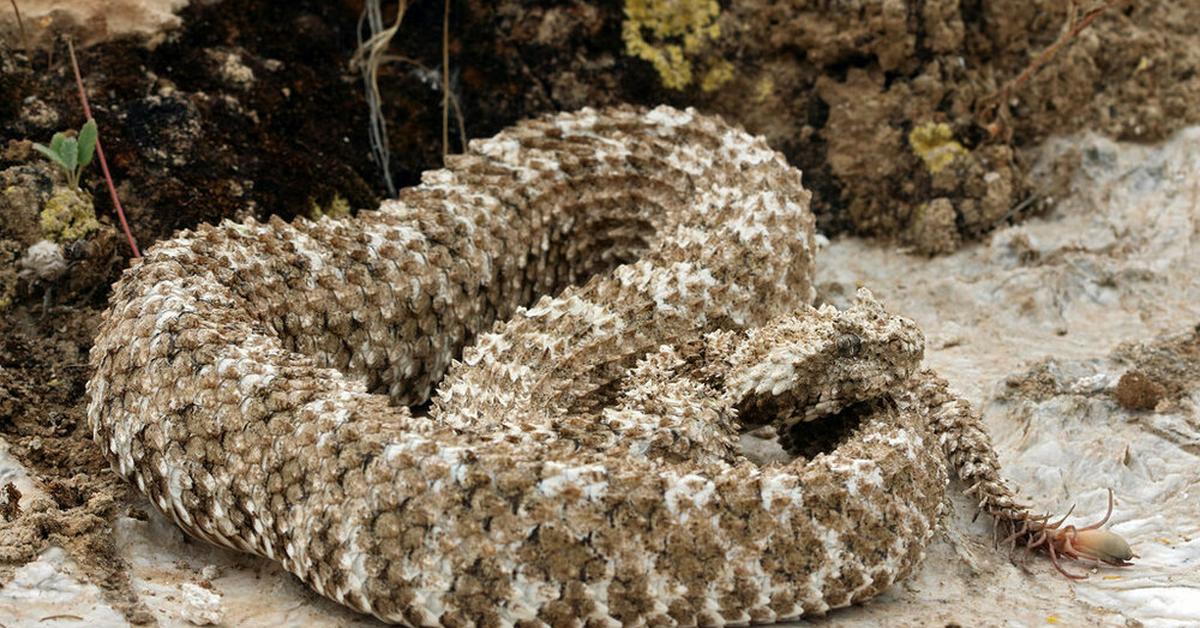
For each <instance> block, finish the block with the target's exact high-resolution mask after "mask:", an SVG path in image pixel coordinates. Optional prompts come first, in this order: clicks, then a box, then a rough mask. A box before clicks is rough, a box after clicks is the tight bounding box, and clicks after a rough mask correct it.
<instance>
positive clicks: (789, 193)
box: [88, 107, 1020, 626]
mask: <svg viewBox="0 0 1200 628" xmlns="http://www.w3.org/2000/svg"><path fill="white" fill-rule="evenodd" d="M800 178H801V177H800V173H799V171H797V170H796V169H794V168H792V167H790V166H789V165H788V164H787V163H786V162H785V160H784V158H783V157H782V156H781V155H779V154H778V153H775V152H774V151H772V150H771V149H770V148H769V147H767V146H766V144H765V143H764V141H763V140H762V139H760V138H755V137H752V136H750V135H748V134H746V133H745V132H743V131H741V130H739V129H736V128H733V127H731V126H728V125H726V124H725V123H723V122H722V121H721V120H720V119H718V118H714V117H706V116H702V115H699V114H697V113H695V112H693V111H690V110H688V111H679V110H675V109H671V108H668V107H660V108H657V109H654V110H641V109H636V108H631V107H623V108H613V109H606V110H602V111H593V110H582V111H579V112H576V113H569V114H561V115H555V116H551V117H544V118H540V119H536V120H530V121H526V122H522V123H520V124H518V125H516V126H514V127H511V128H509V129H507V130H505V131H502V132H501V133H499V134H498V135H496V136H495V137H492V138H490V139H486V140H476V141H473V142H472V143H471V145H470V150H469V151H468V153H467V154H465V155H462V156H455V157H451V158H449V163H448V165H447V168H445V169H442V170H436V171H430V172H427V173H425V175H424V176H423V178H422V182H421V184H420V185H419V186H417V187H414V188H411V189H408V190H405V191H404V192H403V193H402V194H401V195H400V197H399V199H398V200H395V201H388V202H385V203H383V205H382V206H381V207H380V208H379V210H378V211H371V212H363V213H360V214H359V215H358V216H356V217H354V218H353V219H348V220H341V221H338V220H330V219H324V220H321V221H318V222H312V221H308V220H305V219H297V220H296V221H294V222H292V223H285V222H283V221H280V220H278V219H272V220H271V221H269V222H267V223H265V224H264V223H258V222H253V221H248V222H245V223H232V222H225V223H222V224H221V225H218V226H209V225H203V226H201V227H199V228H197V229H196V230H194V231H184V232H181V233H179V234H177V236H176V237H175V238H173V239H171V240H168V241H164V242H160V243H158V244H157V245H155V246H154V247H153V248H152V249H151V250H150V251H149V252H148V253H147V255H146V256H145V258H143V259H142V260H139V261H137V262H135V263H134V265H133V267H132V268H130V269H129V270H128V271H126V273H125V275H124V276H123V277H122V279H121V281H120V282H119V283H118V284H117V285H116V287H115V289H114V291H113V294H112V298H111V306H110V309H109V310H108V312H107V314H106V315H105V317H104V320H103V323H102V325H101V327H100V332H99V335H98V337H97V339H96V343H95V346H94V348H93V349H92V354H91V362H92V365H93V367H94V368H95V375H94V377H93V378H92V380H91V381H90V383H89V385H88V391H89V394H90V399H91V402H90V405H89V407H88V416H89V419H90V421H91V423H92V426H93V429H94V431H95V438H96V441H97V443H98V444H99V445H100V446H101V447H103V448H104V450H105V452H106V453H107V454H108V456H109V457H110V459H111V460H112V462H113V464H114V466H115V467H116V468H117V469H118V471H119V472H120V473H121V475H123V476H124V477H126V478H128V479H129V480H130V481H132V482H134V483H136V484H137V486H138V487H139V488H140V489H141V490H142V491H143V492H144V493H145V494H146V495H147V496H148V497H149V498H150V500H151V502H152V503H153V504H155V506H156V507H157V508H158V509H160V510H161V511H162V512H163V513H165V514H166V515H167V516H169V517H170V518H172V519H173V520H174V521H175V522H176V523H178V524H179V525H180V526H181V527H182V528H183V529H185V530H186V531H188V532H189V533H191V534H193V535H195V536H197V537H200V538H202V539H205V540H208V541H211V542H213V543H216V544H218V545H222V546H225V547H231V548H234V549H238V550H243V551H247V552H252V553H255V554H258V555H261V556H266V557H269V558H272V559H274V560H277V561H279V562H280V563H281V564H282V565H283V566H284V567H285V568H286V569H288V570H289V571H291V572H292V573H294V574H296V575H297V576H298V577H300V578H301V579H302V580H304V581H305V582H306V583H308V584H309V585H310V586H311V587H312V588H313V589H314V590H316V591H318V592H320V593H322V594H324V595H326V596H328V597H330V598H332V599H334V600H337V601H338V602H340V603H342V604H345V605H347V606H350V607H352V608H355V609H357V610H359V611H363V612H367V613H371V614H373V615H375V616H377V617H379V618H380V619H383V620H385V621H389V622H396V623H404V624H411V625H436V624H442V625H450V626H468V625H481V626H492V625H515V624H520V625H523V626H533V625H551V626H572V625H575V626H578V625H585V624H586V625H589V626H592V625H617V624H625V625H695V624H714V625H715V624H725V623H739V622H747V621H755V622H767V621H776V620H783V619H788V618H795V617H798V616H801V615H805V614H812V613H822V612H824V611H826V610H828V609H830V608H835V607H839V606H845V605H848V604H852V603H855V602H859V601H862V600H865V599H867V598H869V597H871V596H873V595H875V594H877V593H879V592H880V591H882V590H883V589H884V588H886V587H888V586H889V585H891V584H892V583H893V582H895V581H896V580H897V579H900V578H903V577H904V576H905V575H907V574H908V573H910V572H911V571H912V570H913V569H914V567H915V566H916V565H917V564H918V562H919V560H920V557H921V554H922V551H923V548H924V547H925V545H926V543H927V542H928V540H929V539H930V537H931V535H932V533H933V530H934V529H935V527H936V525H937V522H938V518H939V516H940V514H941V509H942V508H943V495H944V487H945V484H946V471H945V468H946V466H945V455H944V454H943V452H942V450H943V449H945V450H946V451H948V452H954V453H956V455H958V458H957V459H956V462H955V466H956V467H960V469H959V470H960V471H961V470H962V469H961V467H967V472H968V473H969V474H974V475H972V476H971V478H974V481H972V485H974V486H976V487H982V488H979V489H978V490H979V492H980V494H981V500H987V499H991V500H992V501H991V502H988V503H989V504H990V505H993V506H994V505H995V504H996V503H1001V504H1004V503H1006V504H1008V505H1009V506H1011V507H1012V508H1014V509H1018V510H1019V508H1020V507H1018V506H1015V505H1012V503H1011V499H1009V497H1008V493H1007V489H1006V488H1004V486H1003V484H1002V483H1001V482H1000V480H999V476H998V475H997V465H996V463H995V458H994V456H992V457H991V458H987V456H988V455H990V446H989V445H988V443H987V440H986V435H985V434H983V433H982V432H969V430H968V429H967V428H972V429H973V428H974V427H973V426H976V425H977V422H978V421H977V417H976V416H974V415H973V414H972V413H971V412H970V410H969V408H967V407H965V406H962V405H955V404H958V403H959V402H958V401H957V400H956V399H955V398H954V397H953V396H952V395H950V394H949V393H947V392H946V390H945V385H944V382H940V381H938V380H937V379H936V376H933V375H932V374H930V373H922V374H918V375H914V372H915V371H916V370H917V368H918V366H919V363H920V360H921V354H922V346H923V340H922V336H921V333H920V331H919V330H918V329H917V328H916V327H915V326H914V325H913V324H912V323H911V322H910V321H908V320H906V319H903V318H899V317H895V316H891V315H889V314H887V313H885V312H884V311H883V310H882V309H880V307H879V305H878V304H877V303H875V302H874V301H873V300H872V299H871V298H870V296H869V294H867V293H863V294H861V295H860V297H859V302H858V304H857V305H855V306H854V307H852V308H849V309H847V310H845V311H841V312H839V311H837V310H834V309H832V308H828V307H825V308H822V309H814V308H813V307H811V306H810V305H809V304H810V302H811V301H812V299H813V296H814V291H813V286H812V272H813V263H814V254H815V243H814V235H813V216H812V214H811V213H810V211H809V208H808V202H809V193H808V192H807V191H805V190H804V188H803V187H802V186H801V181H800ZM458 355H461V359H460V360H456V359H455V358H456V356H458ZM911 377H916V378H918V381H919V382H921V383H920V385H912V384H911V383H906V382H908V380H910V378H911ZM906 391H912V392H906ZM431 395H432V397H433V403H432V405H431V406H429V411H428V414H427V416H415V415H413V414H412V413H411V412H410V410H409V409H408V407H409V406H411V405H416V404H421V403H423V402H425V401H427V400H428V399H429V398H430V397H431ZM836 413H841V414H842V416H843V417H844V416H846V415H847V414H846V413H851V414H852V415H853V416H854V417H856V418H857V420H858V423H857V424H856V425H857V426H856V427H854V428H853V430H852V431H851V433H850V434H849V435H848V436H847V437H846V438H845V439H843V440H842V441H841V442H840V444H839V445H838V446H837V447H836V449H833V450H832V451H828V452H825V453H821V454H819V455H815V456H813V457H811V458H806V457H797V458H796V459H795V460H793V461H792V462H790V463H788V464H774V465H763V466H760V465H758V464H755V463H753V462H750V461H749V460H747V459H746V458H744V457H743V456H742V455H741V454H740V453H739V449H738V446H737V442H738V434H739V432H740V431H742V430H743V429H744V428H745V427H746V426H747V425H748V424H749V423H751V422H753V423H771V424H774V425H777V426H778V427H779V428H780V430H781V431H782V432H786V434H785V438H784V442H785V443H788V444H789V445H791V444H794V443H793V441H795V439H796V438H798V437H802V434H803V431H804V430H805V429H806V428H807V426H810V425H812V424H813V423H812V422H813V421H820V420H822V417H823V416H826V415H833V414H836ZM965 430H966V431H965ZM963 434H968V437H966V438H965V439H964V438H961V436H962V435H963ZM963 461H965V462H963ZM988 482H991V484H988ZM1004 500H1008V501H1007V502H1005V501H1004Z"/></svg>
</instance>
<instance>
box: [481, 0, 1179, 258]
mask: <svg viewBox="0 0 1200 628" xmlns="http://www.w3.org/2000/svg"><path fill="white" fill-rule="evenodd" d="M468 4H469V6H470V9H469V13H470V14H471V16H470V17H471V20H469V23H470V24H473V25H477V28H476V29H475V30H474V31H471V35H470V37H469V38H467V39H465V41H468V42H470V43H469V44H467V45H466V46H465V47H464V48H463V51H462V57H463V59H464V65H463V67H465V68H476V67H479V68H491V67H494V65H493V64H495V63H496V62H497V61H499V62H502V63H501V65H502V66H503V67H507V68H510V69H508V70H504V71H502V74H501V75H499V76H507V77H508V79H506V80H500V81H498V83H499V84H500V85H505V84H512V83H515V82H517V81H518V80H519V79H521V78H525V79H526V80H525V83H524V84H525V85H527V90H526V91H524V92H523V95H524V100H523V101H518V100H516V99H513V98H509V97H508V95H507V94H505V93H504V92H503V90H500V91H497V90H495V86H496V83H497V81H492V82H491V83H490V84H489V83H488V82H487V81H484V80H482V79H483V77H484V76H494V75H491V74H490V73H489V74H487V75H484V74H475V73H474V72H469V71H468V70H464V78H466V79H469V80H470V82H469V83H467V84H466V85H465V88H466V92H465V93H466V94H467V95H468V97H467V102H468V121H470V120H472V118H473V117H474V115H473V113H476V111H477V110H476V107H477V104H475V103H477V101H474V102H473V98H472V97H471V95H472V94H475V93H478V91H479V90H480V89H487V90H489V93H491V94H495V95H496V96H498V98H497V99H496V101H495V102H494V103H489V105H491V106H490V107H489V109H490V110H492V111H498V112H507V111H516V110H519V109H524V110H525V111H530V110H547V109H556V108H572V107H577V106H581V105H586V104H593V105H594V104H598V103H608V102H614V101H622V100H624V101H634V102H643V103H656V102H670V103H672V104H676V105H696V106H698V107H700V108H701V109H704V110H708V111H713V112H717V113H720V114H722V115H725V116H726V117H728V118H730V119H733V120H736V121H738V122H740V123H742V124H743V125H745V126H746V127H747V128H748V129H749V130H751V131H753V132H756V133H761V134H763V135H765V136H766V137H767V139H768V141H769V142H770V143H771V145H772V146H774V147H776V148H778V149H780V150H782V151H783V152H784V153H785V154H786V155H787V156H788V158H789V159H790V160H791V161H792V163H793V164H795V165H797V166H799V167H800V168H802V169H803V170H804V172H805V184H806V186H808V187H810V188H811V189H812V190H813V191H814V198H813V209H814V211H815V212H816V213H817V216H818V220H819V223H818V224H819V226H820V228H821V229H822V230H823V231H825V232H826V233H841V232H847V231H851V232H855V233H860V234H869V235H875V236H883V237H888V238H895V239H898V240H900V241H902V242H904V243H907V244H912V245H915V246H916V247H917V248H918V249H920V250H923V251H926V252H931V253H933V252H942V251H945V250H948V249H950V248H953V247H954V246H957V243H958V242H959V241H961V240H969V239H974V238H978V237H979V236H980V235H982V234H984V233H986V232H988V231H990V230H991V229H993V228H994V227H996V226H997V225H998V224H1002V223H1005V222H1008V221H1012V220H1016V219H1019V218H1020V217H1021V216H1023V215H1026V214H1029V213H1031V212H1036V211H1041V210H1043V209H1045V208H1046V207H1047V206H1048V205H1049V204H1050V202H1051V200H1052V199H1051V197H1052V196H1053V192H1054V191H1052V190H1039V189H1034V188H1033V187H1032V186H1031V185H1030V183H1029V182H1028V180H1027V177H1026V172H1027V166H1028V164H1026V163H1025V159H1024V157H1023V154H1022V149H1024V148H1027V147H1030V146H1033V145H1035V144H1036V143H1038V142H1039V141H1041V140H1042V139H1044V138H1046V137H1047V136H1049V135H1051V134H1054V133H1068V132H1071V131H1075V130H1078V129H1081V128H1085V127H1086V128H1092V129H1096V130H1098V131H1100V132H1103V133H1107V134H1109V135H1112V136H1114V137H1117V138H1120V139H1126V140H1140V141H1149V140H1158V139H1161V138H1163V137H1165V136H1166V135H1168V134H1169V133H1171V132H1172V131H1174V130H1175V129H1178V128H1180V127H1181V126H1184V125H1187V124H1190V123H1194V122H1196V121H1197V120H1200V98H1198V97H1197V96H1200V77H1198V76H1197V73H1196V72H1197V69H1198V68H1200V48H1198V47H1197V46H1196V45H1195V41H1196V35H1197V28H1196V26H1195V24H1197V23H1200V6H1196V5H1194V4H1188V3H1135V4H1136V6H1135V5H1134V4H1130V6H1128V7H1126V8H1120V9H1114V10H1110V11H1108V12H1106V13H1105V14H1103V15H1101V16H1100V17H1099V18H1098V19H1096V20H1095V21H1094V22H1093V23H1092V24H1091V25H1090V26H1089V27H1088V28H1087V29H1084V30H1083V31H1082V33H1081V34H1080V35H1079V36H1078V37H1076V38H1074V39H1073V40H1072V41H1071V43H1069V44H1068V45H1066V46H1064V47H1063V48H1062V49H1061V50H1060V51H1059V52H1058V54H1057V55H1056V56H1055V57H1053V58H1052V60H1051V61H1050V62H1049V63H1047V64H1046V65H1045V66H1044V67H1043V68H1042V69H1041V71H1039V72H1037V73H1035V74H1034V75H1033V76H1032V78H1031V79H1030V80H1028V81H1027V82H1026V83H1025V84H1024V85H1023V86H1022V87H1021V88H1020V89H1017V90H1016V91H1014V92H1013V94H1012V96H1011V98H1009V99H1008V100H1007V101H1005V102H1002V103H1000V104H1001V109H1000V111H999V117H1000V120H1001V121H1002V122H1003V124H1002V125H1001V126H1000V127H999V128H998V130H999V133H998V134H997V135H996V136H993V135H992V134H991V133H990V132H989V129H988V126H989V124H990V123H991V122H992V121H994V120H993V115H992V114H991V113H987V114H986V115H985V112H984V111H983V110H984V109H986V104H987V102H988V99H989V97H991V96H992V95H994V94H996V93H997V92H998V91H999V90H1000V88H1001V87H1002V86H1003V85H1004V84H1005V83H1007V82H1008V81H1010V80H1011V79H1013V78H1015V77H1017V76H1018V75H1019V74H1020V73H1021V71H1022V70H1023V69H1024V68H1025V67H1026V66H1027V65H1028V64H1029V63H1030V62H1031V61H1032V60H1033V59H1034V58H1035V57H1036V56H1037V55H1038V54H1039V53H1040V52H1042V51H1043V50H1045V49H1046V48H1047V47H1049V46H1050V45H1051V44H1053V43H1054V42H1055V41H1056V40H1057V39H1058V38H1059V37H1060V36H1061V35H1062V34H1063V32H1064V31H1065V30H1067V29H1068V28H1069V24H1070V23H1073V22H1074V21H1077V20H1079V19H1081V18H1082V17H1083V16H1084V15H1085V14H1086V12H1087V10H1088V9H1090V8H1094V7H1096V6H1099V5H1100V3H1099V2H1091V3H1089V2H1080V3H1069V2H1061V1H1059V0H1005V1H1003V2H980V1H978V0H975V1H959V0H924V1H921V2H916V1H900V2H888V3H880V2H848V3H840V4H839V6H838V7H837V8H836V9H832V8H827V7H826V5H825V3H818V2H786V3H781V2H771V1H766V0H764V1H751V2H737V3H730V4H729V5H724V4H722V6H721V8H720V10H719V11H717V12H716V13H715V14H714V13H713V12H711V11H709V10H705V8H706V7H708V8H711V7H710V6H709V4H708V3H707V2H703V1H700V0H695V1H690V2H675V3H667V2H655V1H654V0H641V1H635V0H628V1H627V2H626V3H625V7H627V8H636V9H638V10H636V11H629V13H628V14H629V15H631V16H637V17H638V20H640V21H637V23H634V24H630V22H631V21H634V18H633V17H631V18H628V19H627V18H626V12H624V11H623V10H622V7H621V6H616V3H613V4H612V5H601V4H599V3H597V4H591V3H583V2H574V3H565V4H564V3H553V4H555V5H558V6H549V5H550V4H551V3H539V2H534V3H526V2H521V3H518V2H501V3H498V4H493V3H483V2H472V3H468ZM530 5H532V6H530ZM668 5H671V6H675V7H677V8H676V9H675V10H674V11H675V12H674V13H672V10H671V9H669V8H668ZM647 6H649V7H650V9H647ZM1073 6H1074V7H1076V8H1077V10H1076V11H1074V13H1071V7H1073ZM488 7H492V8H488ZM823 7H826V8H823ZM655 9H657V12H656V11H655ZM1072 15H1073V16H1074V19H1073V20H1072V18H1071V16H1072ZM647 16H649V17H647ZM706 16H707V17H706ZM706 19H707V20H708V21H705V20H706ZM483 25H495V26H498V27H500V28H498V29H495V30H493V31H491V32H487V31H486V30H485V28H484V27H483ZM630 30H634V31H635V32H638V33H640V34H641V36H640V37H637V38H635V39H633V41H634V43H635V44H636V46H633V45H629V44H628V43H627V42H629V41H630V39H631V38H630V37H628V32H629V31H630ZM497 33H498V35H497ZM664 33H665V34H664ZM623 35H626V37H624V39H623ZM647 45H649V46H650V47H651V48H656V49H657V51H658V52H660V53H663V54H661V55H658V56H656V54H655V52H654V51H651V52H649V53H647V52H645V50H644V49H645V47H646V46H647ZM676 53H678V55H679V56H681V57H682V58H683V62H686V67H683V62H681V63H676V64H672V63H666V62H664V61H662V58H663V57H664V56H665V57H666V58H674V55H675V54H676ZM685 69H686V70H687V75H688V76H690V77H691V80H690V81H688V82H687V83H686V84H685V85H684V86H683V87H681V88H679V89H671V88H668V87H667V85H673V86H677V85H679V83H680V81H681V79H680V76H681V75H683V73H684V72H683V70H685ZM468 72H469V73H468ZM522 105H524V106H523V107H522ZM479 130H481V131H489V130H492V129H489V128H480V129H479ZM474 131H475V128H472V132H474ZM931 140H932V141H931ZM947 204H948V205H947ZM947 209H950V210H952V214H948V213H947ZM951 219H952V220H951Z"/></svg>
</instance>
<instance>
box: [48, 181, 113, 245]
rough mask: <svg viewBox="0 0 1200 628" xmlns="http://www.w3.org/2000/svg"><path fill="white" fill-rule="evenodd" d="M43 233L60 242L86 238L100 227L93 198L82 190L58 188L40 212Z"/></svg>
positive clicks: (52, 240) (51, 239) (49, 238)
mask: <svg viewBox="0 0 1200 628" xmlns="http://www.w3.org/2000/svg"><path fill="white" fill-rule="evenodd" d="M40 223H41V227H42V234H43V235H45V236H46V239H47V240H50V241H51V242H57V243H59V244H62V243H66V242H74V241H75V240H79V239H82V238H86V237H87V236H88V235H90V234H91V233H92V232H93V231H96V230H97V229H99V228H100V223H99V221H97V220H96V210H95V209H94V208H93V207H92V199H91V198H89V197H87V196H85V195H84V194H83V193H82V192H79V191H76V190H71V189H68V188H58V189H56V190H55V191H54V194H52V195H51V196H50V198H49V199H48V200H47V201H46V205H45V206H44V207H43V208H42V213H41V214H40Z"/></svg>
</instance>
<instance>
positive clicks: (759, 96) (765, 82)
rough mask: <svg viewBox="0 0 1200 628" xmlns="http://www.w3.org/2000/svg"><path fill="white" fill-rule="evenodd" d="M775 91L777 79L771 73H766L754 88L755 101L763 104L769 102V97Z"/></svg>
mask: <svg viewBox="0 0 1200 628" xmlns="http://www.w3.org/2000/svg"><path fill="white" fill-rule="evenodd" d="M774 93H775V79H774V78H771V76H770V75H765V76H763V77H762V78H761V79H759V80H758V85H756V86H755V88H754V102H756V103H759V104H762V103H764V102H767V99H768V98H770V97H771V95H772V94H774Z"/></svg>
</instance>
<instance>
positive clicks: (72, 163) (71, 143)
mask: <svg viewBox="0 0 1200 628" xmlns="http://www.w3.org/2000/svg"><path fill="white" fill-rule="evenodd" d="M59 156H60V157H62V160H63V165H64V166H65V167H66V169H67V170H70V171H71V172H75V167H76V166H78V165H79V142H77V141H75V138H73V137H68V138H67V139H65V140H63V143H62V149H61V151H59Z"/></svg>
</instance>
